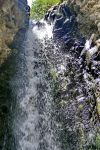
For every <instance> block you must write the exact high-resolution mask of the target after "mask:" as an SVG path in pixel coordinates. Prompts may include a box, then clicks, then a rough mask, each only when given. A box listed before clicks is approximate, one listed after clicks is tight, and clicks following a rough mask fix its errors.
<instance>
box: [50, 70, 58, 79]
mask: <svg viewBox="0 0 100 150" xmlns="http://www.w3.org/2000/svg"><path fill="white" fill-rule="evenodd" d="M49 75H50V77H51V78H52V79H53V80H54V81H56V80H57V78H58V74H57V72H56V71H55V70H54V69H53V68H52V69H51V70H50V72H49Z"/></svg>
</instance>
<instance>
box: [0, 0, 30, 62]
mask: <svg viewBox="0 0 100 150" xmlns="http://www.w3.org/2000/svg"><path fill="white" fill-rule="evenodd" d="M28 11H29V7H28V6H27V0H0V64H2V63H3V62H4V60H5V59H6V58H7V57H8V55H9V54H10V53H11V50H10V48H9V45H10V44H11V42H12V41H13V39H14V36H15V35H16V33H17V32H18V30H19V29H20V28H23V27H26V26H27V24H28V18H29V13H28Z"/></svg>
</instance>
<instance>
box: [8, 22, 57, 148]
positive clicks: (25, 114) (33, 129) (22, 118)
mask: <svg viewBox="0 0 100 150" xmlns="http://www.w3.org/2000/svg"><path fill="white" fill-rule="evenodd" d="M33 23H34V22H33ZM31 24H32V22H31V23H30V27H29V29H28V31H27V33H26V37H25V41H24V43H23V44H22V48H21V49H22V50H21V51H20V53H19V55H18V57H17V60H16V75H15V76H14V77H13V79H12V81H11V86H12V89H13V93H14V97H15V99H16V101H17V104H16V107H15V113H14V117H13V118H14V121H13V122H14V123H13V132H14V136H15V143H16V144H15V145H16V149H17V150H59V143H56V141H55V136H54V132H55V131H54V129H53V121H52V115H51V114H52V94H51V88H50V83H49V79H48V65H47V61H46V56H45V48H46V46H47V45H45V40H46V39H47V40H51V38H52V26H50V25H47V24H46V23H45V22H43V21H42V22H41V24H43V27H40V28H39V26H38V25H35V26H34V27H32V25H31ZM46 44H47V43H46Z"/></svg>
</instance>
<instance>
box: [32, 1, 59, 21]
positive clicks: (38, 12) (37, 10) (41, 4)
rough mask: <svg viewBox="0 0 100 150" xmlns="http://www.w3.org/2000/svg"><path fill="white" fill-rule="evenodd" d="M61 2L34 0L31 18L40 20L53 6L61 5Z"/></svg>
mask: <svg viewBox="0 0 100 150" xmlns="http://www.w3.org/2000/svg"><path fill="white" fill-rule="evenodd" d="M59 2H60V0H35V1H34V0H33V3H32V8H31V18H33V19H36V20H39V19H41V18H42V17H43V15H44V14H45V12H46V11H47V10H48V9H49V8H50V7H51V6H52V5H55V4H57V3H59Z"/></svg>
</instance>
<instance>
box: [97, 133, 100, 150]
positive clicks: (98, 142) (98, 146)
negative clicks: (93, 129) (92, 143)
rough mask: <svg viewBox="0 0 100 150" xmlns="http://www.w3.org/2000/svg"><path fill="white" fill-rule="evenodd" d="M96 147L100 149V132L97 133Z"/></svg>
mask: <svg viewBox="0 0 100 150" xmlns="http://www.w3.org/2000/svg"><path fill="white" fill-rule="evenodd" d="M96 147H97V150H99V149H100V134H97V136H96Z"/></svg>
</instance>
